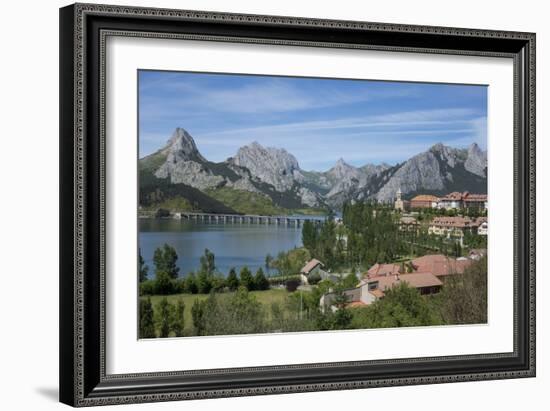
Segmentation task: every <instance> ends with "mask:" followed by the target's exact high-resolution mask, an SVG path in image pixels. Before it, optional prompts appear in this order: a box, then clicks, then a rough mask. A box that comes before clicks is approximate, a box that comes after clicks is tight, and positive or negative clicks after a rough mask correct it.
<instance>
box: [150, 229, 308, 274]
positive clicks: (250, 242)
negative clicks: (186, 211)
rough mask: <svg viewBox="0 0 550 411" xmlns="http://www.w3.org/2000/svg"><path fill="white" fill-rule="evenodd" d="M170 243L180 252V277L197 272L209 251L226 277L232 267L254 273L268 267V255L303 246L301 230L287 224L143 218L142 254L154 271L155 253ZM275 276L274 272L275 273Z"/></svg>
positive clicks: (151, 270) (151, 271) (275, 254)
mask: <svg viewBox="0 0 550 411" xmlns="http://www.w3.org/2000/svg"><path fill="white" fill-rule="evenodd" d="M164 243H167V244H169V245H171V246H172V247H174V248H175V249H176V251H177V253H178V257H179V258H178V266H179V267H180V275H181V276H184V275H186V274H187V273H188V272H190V271H197V269H198V268H199V267H200V262H199V258H200V256H201V255H203V254H204V249H205V248H208V249H209V250H210V251H212V252H213V253H214V254H215V256H216V267H217V270H218V271H219V272H221V273H223V274H225V275H227V273H228V272H229V269H230V268H231V267H235V268H237V270H240V268H241V267H243V266H247V267H248V268H250V269H251V271H252V272H256V270H257V269H258V268H260V267H262V269H263V270H264V272H267V271H268V270H266V268H265V256H266V255H267V254H271V255H272V256H274V257H275V256H277V254H278V253H279V252H281V251H288V250H290V249H292V248H294V247H300V246H301V245H302V230H301V228H295V227H286V226H283V225H266V224H239V223H229V224H223V223H201V222H195V221H187V220H173V219H140V220H139V246H140V248H141V254H142V256H143V258H144V259H145V262H146V264H147V265H148V266H149V273H153V272H154V266H153V253H154V251H155V249H156V248H157V247H160V246H162V245H163V244H164ZM271 272H272V273H274V271H273V270H271Z"/></svg>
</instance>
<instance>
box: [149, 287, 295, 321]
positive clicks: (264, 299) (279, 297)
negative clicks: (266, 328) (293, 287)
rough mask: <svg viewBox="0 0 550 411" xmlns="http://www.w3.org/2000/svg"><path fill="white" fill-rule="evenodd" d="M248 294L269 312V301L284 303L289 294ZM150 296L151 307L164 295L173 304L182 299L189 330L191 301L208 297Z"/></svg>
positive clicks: (275, 290) (284, 291)
mask: <svg viewBox="0 0 550 411" xmlns="http://www.w3.org/2000/svg"><path fill="white" fill-rule="evenodd" d="M232 294H233V293H220V294H217V295H218V296H219V297H220V298H228V297H230V296H231V295H232ZM250 294H252V295H254V296H255V297H256V299H257V300H258V302H260V303H261V304H262V305H264V307H265V308H266V310H267V311H268V312H269V310H270V307H271V303H274V302H278V303H281V304H284V303H285V301H286V298H287V296H288V295H289V294H290V293H289V292H288V291H286V290H285V289H279V288H276V289H270V290H266V291H251V292H250ZM149 297H150V298H151V302H152V304H153V309H156V308H157V305H158V303H159V302H160V300H162V299H163V298H164V297H166V298H167V299H168V302H170V303H173V304H175V303H176V301H177V300H178V299H180V298H181V299H183V302H184V303H185V312H184V317H185V329H186V330H188V331H191V329H192V327H193V319H192V317H191V307H192V306H193V303H194V302H195V300H205V299H206V298H208V295H207V294H173V295H166V296H164V295H151V296H149ZM141 298H142V299H146V298H147V296H143V297H141Z"/></svg>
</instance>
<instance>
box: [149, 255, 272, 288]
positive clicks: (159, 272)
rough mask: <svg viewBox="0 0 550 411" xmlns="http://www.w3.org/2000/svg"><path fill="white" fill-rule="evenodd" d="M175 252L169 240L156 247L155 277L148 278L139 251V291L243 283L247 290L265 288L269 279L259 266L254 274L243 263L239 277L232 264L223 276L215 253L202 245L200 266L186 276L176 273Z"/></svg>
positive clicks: (176, 257)
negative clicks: (218, 267) (227, 272)
mask: <svg viewBox="0 0 550 411" xmlns="http://www.w3.org/2000/svg"><path fill="white" fill-rule="evenodd" d="M177 260H178V255H177V253H176V250H175V249H174V248H173V247H171V246H170V245H168V244H164V245H163V246H162V247H160V248H157V249H156V250H155V253H154V257H153V262H154V265H155V278H154V279H148V277H147V272H148V267H147V266H146V265H145V262H144V261H143V258H142V257H141V254H140V255H139V263H140V270H139V279H140V294H141V295H170V294H179V293H189V294H209V293H210V292H211V291H216V292H221V291H224V290H226V289H228V290H229V291H235V290H236V289H237V288H238V287H239V286H241V285H242V286H244V287H245V288H246V289H247V290H248V291H253V290H267V289H269V287H270V284H269V280H268V279H267V277H266V276H265V274H264V271H263V269H262V268H259V269H258V271H257V272H256V274H255V275H253V274H252V272H251V271H250V270H249V269H248V267H243V268H242V269H241V271H240V275H239V277H238V276H237V273H236V271H235V268H232V269H231V270H230V271H229V274H228V276H227V277H226V278H224V277H223V275H222V274H220V273H218V272H216V257H215V255H214V253H212V252H211V251H210V250H208V249H205V250H204V255H202V256H201V258H200V269H199V270H198V272H197V273H194V272H190V273H188V274H187V276H185V277H178V273H179V268H178V267H177Z"/></svg>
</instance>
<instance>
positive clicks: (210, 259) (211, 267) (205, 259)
mask: <svg viewBox="0 0 550 411" xmlns="http://www.w3.org/2000/svg"><path fill="white" fill-rule="evenodd" d="M200 263H201V272H204V273H206V274H208V275H212V274H214V271H215V270H216V257H215V255H214V253H213V252H211V251H210V250H209V249H208V248H205V249H204V255H203V256H201V258H200Z"/></svg>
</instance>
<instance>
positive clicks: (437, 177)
mask: <svg viewBox="0 0 550 411" xmlns="http://www.w3.org/2000/svg"><path fill="white" fill-rule="evenodd" d="M140 164H141V166H142V168H147V169H148V170H151V172H152V173H153V174H154V176H155V177H156V178H159V179H163V181H166V180H167V181H169V182H170V183H171V184H185V185H187V186H191V187H193V188H196V189H199V190H206V189H212V188H219V187H230V188H234V189H238V190H246V191H252V192H256V193H260V194H262V195H265V196H267V197H269V198H271V199H272V200H273V202H274V203H275V204H278V205H281V206H283V207H288V208H299V207H303V206H308V207H324V206H326V205H328V206H330V207H332V208H336V209H338V208H340V207H341V206H342V204H343V203H344V202H346V201H354V200H355V201H361V200H368V199H372V200H378V201H382V202H387V201H392V200H393V199H394V197H395V193H396V192H397V190H398V189H400V190H401V192H402V193H403V195H404V196H405V197H407V196H412V195H413V194H415V193H420V192H429V193H434V194H437V193H445V192H449V191H455V190H457V191H465V190H469V191H472V192H480V193H485V192H486V190H487V188H486V184H487V180H486V170H487V154H486V152H484V151H482V150H481V149H480V148H479V147H478V146H477V145H476V144H472V145H471V146H470V147H469V148H468V149H457V148H452V147H447V146H444V145H443V144H436V145H434V146H433V147H431V148H430V149H429V150H428V151H426V152H423V153H420V154H417V155H415V156H413V157H411V158H410V159H409V160H407V161H405V162H404V163H402V164H398V165H395V166H390V165H388V164H380V165H374V164H367V165H365V166H363V167H354V166H352V165H350V164H347V163H346V162H345V161H344V160H343V159H339V160H338V161H337V162H336V164H335V165H334V166H333V167H332V168H331V169H329V170H328V171H326V172H318V171H304V170H301V169H300V166H299V164H298V160H297V159H296V158H295V157H294V156H293V155H292V154H290V153H289V152H287V151H286V150H284V149H280V148H272V147H263V146H262V145H260V144H259V143H257V142H253V143H251V144H249V145H246V146H243V147H241V148H240V149H239V150H238V151H237V153H236V154H235V156H234V157H231V158H229V159H228V160H227V161H224V162H221V163H212V162H209V161H208V160H207V159H205V158H204V157H203V156H202V155H201V153H200V152H199V150H198V149H197V146H196V144H195V141H194V140H193V138H192V137H191V135H190V134H189V133H188V132H187V131H185V130H183V129H181V128H177V129H176V130H175V131H174V133H173V135H172V137H171V138H170V140H168V143H167V144H166V146H165V147H163V148H162V149H160V150H159V151H158V152H156V153H155V154H152V155H150V156H147V157H145V158H143V159H141V160H140Z"/></svg>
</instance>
